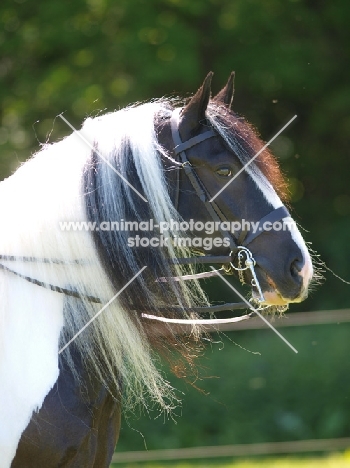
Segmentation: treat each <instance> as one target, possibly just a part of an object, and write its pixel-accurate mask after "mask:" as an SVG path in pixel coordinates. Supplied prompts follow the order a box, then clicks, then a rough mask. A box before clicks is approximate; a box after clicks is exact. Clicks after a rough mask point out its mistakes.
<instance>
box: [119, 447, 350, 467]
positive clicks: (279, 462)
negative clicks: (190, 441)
mask: <svg viewBox="0 0 350 468" xmlns="http://www.w3.org/2000/svg"><path fill="white" fill-rule="evenodd" d="M121 467H122V468H140V467H142V468H165V467H167V468H214V467H215V468H349V467H350V451H347V452H345V453H343V454H330V455H326V456H324V457H312V458H300V457H298V458H295V457H278V458H265V459H261V460H257V459H254V460H247V459H246V460H236V461H232V462H227V461H225V462H224V461H222V460H213V461H211V462H196V461H191V462H179V463H177V462H155V463H127V464H112V465H111V468H121Z"/></svg>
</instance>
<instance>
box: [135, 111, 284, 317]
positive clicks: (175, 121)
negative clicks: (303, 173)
mask: <svg viewBox="0 0 350 468" xmlns="http://www.w3.org/2000/svg"><path fill="white" fill-rule="evenodd" d="M180 112H181V109H175V110H174V111H173V113H172V115H171V118H170V123H171V133H172V138H173V142H174V145H175V147H174V154H175V157H176V156H178V157H179V160H180V164H181V168H182V169H183V170H184V172H185V174H186V176H187V178H188V180H189V181H190V183H191V185H192V187H193V189H194V191H195V193H196V195H197V196H198V197H199V199H200V200H201V202H202V203H203V204H204V206H205V208H206V210H207V212H208V214H209V216H210V217H211V219H212V220H213V221H214V222H218V224H216V225H217V226H219V231H220V233H221V235H222V237H223V238H225V237H226V238H227V237H229V241H230V252H229V254H228V255H224V256H215V255H207V256H197V257H188V258H176V259H173V263H174V264H177V265H191V264H192V265H197V264H208V263H209V264H222V268H221V269H220V270H212V271H208V272H204V273H198V274H193V275H185V276H179V277H172V278H164V277H163V278H158V280H157V281H160V282H167V281H170V280H172V281H181V280H182V281H186V280H194V279H204V278H209V277H212V276H217V275H218V273H219V272H223V273H224V274H232V272H233V270H236V271H237V273H238V278H239V280H240V282H241V283H242V284H244V283H245V280H244V271H246V270H250V273H251V275H252V280H251V286H252V287H255V288H256V289H257V291H258V293H259V297H257V298H254V301H255V302H257V303H258V309H260V308H263V307H261V304H262V303H263V302H264V301H265V298H264V295H263V292H262V290H261V287H260V284H259V281H258V278H257V276H256V273H255V268H254V267H255V265H256V261H255V259H254V257H253V254H252V252H251V251H250V250H249V248H248V247H247V246H248V245H249V244H250V243H251V242H252V241H253V240H254V239H256V238H257V237H258V236H259V235H260V234H261V233H262V232H264V231H265V227H266V226H267V225H268V224H267V223H274V222H275V221H279V220H281V219H283V218H286V217H289V216H290V214H289V212H288V210H287V208H286V207H285V206H284V205H282V206H280V207H279V208H276V209H274V210H273V211H271V212H270V213H268V214H267V215H266V216H264V217H263V218H261V219H260V221H259V222H258V224H257V225H256V229H255V232H250V233H248V231H246V230H242V231H241V233H240V235H239V236H238V239H236V238H235V237H233V235H232V234H231V233H229V235H228V233H227V232H224V231H222V229H221V228H220V226H221V223H222V222H224V221H228V220H227V218H226V216H225V215H224V214H223V213H222V211H221V210H220V208H219V206H218V204H217V203H215V201H212V202H211V201H210V199H211V197H210V195H209V192H208V190H207V189H206V187H205V185H204V184H203V182H202V181H201V179H200V177H199V176H198V174H197V172H196V170H195V169H194V168H193V166H192V164H191V163H190V161H189V160H188V158H187V155H186V151H187V150H188V149H190V148H193V147H194V146H196V145H198V144H200V143H202V142H204V141H206V140H208V139H210V138H215V137H219V134H218V133H217V132H215V131H214V129H213V128H211V129H210V130H207V131H206V132H204V133H201V134H199V135H196V136H194V137H192V138H190V139H189V140H186V141H184V142H183V141H182V140H181V137H180V132H179V117H180ZM178 174H179V172H178ZM176 185H177V187H176V194H175V206H176V208H177V207H178V202H179V192H180V183H179V175H178V178H177V184H176ZM269 225H271V224H269ZM235 259H237V261H238V265H237V266H236V265H235V263H234V262H235ZM247 307H248V304H247V303H246V302H237V303H226V304H222V305H219V306H208V307H197V308H190V309H186V310H188V311H194V312H202V313H203V312H205V313H215V312H221V311H224V310H226V311H228V310H231V311H232V310H236V309H245V308H247ZM168 310H169V309H168ZM172 310H174V309H172ZM178 310H179V311H180V310H181V308H180V307H179V308H178ZM252 310H256V309H253V308H252ZM250 315H251V314H248V315H244V316H242V317H235V318H233V319H225V322H228V321H231V322H232V321H238V320H239V319H241V320H245V319H247V318H249V316H250ZM144 316H146V317H147V318H152V319H154V320H160V321H164V322H173V323H188V322H189V319H185V320H178V319H165V318H164V317H157V316H153V315H152V316H150V315H146V314H144ZM191 322H193V323H213V324H214V323H220V319H219V320H216V319H215V320H200V319H199V320H191Z"/></svg>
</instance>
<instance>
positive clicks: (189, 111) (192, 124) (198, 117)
mask: <svg viewBox="0 0 350 468" xmlns="http://www.w3.org/2000/svg"><path fill="white" fill-rule="evenodd" d="M213 74H214V73H213V72H209V73H208V75H207V76H206V78H205V80H204V81H203V84H202V86H201V87H200V88H199V89H198V91H197V92H196V94H195V95H194V96H193V97H192V98H191V100H190V102H189V103H188V104H187V105H186V106H185V107H184V108H183V109H182V111H181V127H182V129H186V130H185V131H184V130H183V131H181V134H183V133H186V132H189V133H191V132H193V131H194V130H196V129H197V128H198V127H199V126H200V124H201V122H202V121H203V120H205V118H206V117H205V111H206V109H207V107H208V103H209V100H210V95H211V80H212V77H213ZM183 136H184V135H183ZM187 137H188V135H186V138H187Z"/></svg>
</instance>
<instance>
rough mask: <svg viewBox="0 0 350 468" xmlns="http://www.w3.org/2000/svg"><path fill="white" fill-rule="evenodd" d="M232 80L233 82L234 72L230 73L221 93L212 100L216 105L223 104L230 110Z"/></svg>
mask: <svg viewBox="0 0 350 468" xmlns="http://www.w3.org/2000/svg"><path fill="white" fill-rule="evenodd" d="M234 80H235V72H232V73H231V75H230V77H229V79H228V81H227V83H226V85H225V86H224V87H223V88H222V90H221V91H219V92H218V94H217V95H216V96H215V97H214V98H213V101H215V102H216V103H218V104H224V105H225V106H226V107H228V108H229V109H231V104H232V99H233V93H234V90H235V88H234Z"/></svg>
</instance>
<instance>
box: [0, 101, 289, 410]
mask: <svg viewBox="0 0 350 468" xmlns="http://www.w3.org/2000/svg"><path fill="white" fill-rule="evenodd" d="M171 104H172V102H171V101H169V100H161V101H157V102H153V103H148V104H143V105H139V106H132V107H129V108H126V109H123V110H120V111H118V112H113V113H110V114H106V115H104V116H100V117H97V118H89V119H87V120H86V121H85V123H84V125H83V127H82V130H81V133H82V135H83V136H84V138H86V139H87V140H88V141H89V142H91V144H92V145H93V147H94V148H95V150H94V151H92V150H91V148H90V147H89V146H88V145H86V144H85V143H84V142H83V141H82V140H81V139H80V138H79V137H78V135H76V134H72V135H70V136H68V137H67V138H65V139H63V140H62V141H61V142H59V143H55V144H52V145H45V146H44V147H43V148H42V150H41V151H40V152H39V153H37V154H36V155H35V156H34V157H33V158H32V159H31V160H29V161H28V162H27V163H25V164H24V165H23V166H22V167H21V168H20V169H19V170H18V171H17V172H16V173H15V174H14V175H13V176H12V177H10V178H9V179H8V180H7V181H5V182H4V183H3V184H2V186H1V192H0V194H1V197H2V199H3V200H4V199H10V200H11V202H12V205H11V209H6V207H3V208H2V216H3V219H7V220H8V223H7V225H6V226H5V228H4V229H3V232H2V235H1V252H2V254H3V255H15V256H18V257H33V258H36V259H42V260H43V261H36V262H23V264H22V265H20V267H19V270H18V271H19V272H21V273H23V274H24V275H26V276H30V277H34V278H36V279H38V280H39V281H43V282H45V283H50V284H56V285H58V286H59V287H62V288H70V289H71V290H74V291H75V293H76V295H77V296H78V298H74V297H63V296H62V294H59V293H57V292H56V293H55V292H51V293H50V294H52V295H54V297H55V300H56V301H57V303H59V304H60V305H61V306H62V309H63V310H64V319H63V318H59V319H58V323H56V325H55V326H56V327H57V326H62V325H63V324H64V326H63V330H62V332H61V333H60V342H59V348H62V347H63V346H64V345H65V343H67V342H68V341H69V340H70V339H71V338H72V337H73V336H74V335H75V334H76V333H77V332H79V330H81V329H82V328H83V327H84V325H85V324H86V323H87V322H89V321H90V320H91V319H93V317H95V315H96V314H97V313H98V312H99V310H100V309H101V307H102V305H103V304H106V303H107V302H108V301H109V300H110V299H111V298H112V297H114V296H115V295H116V293H117V292H118V291H119V290H120V289H121V288H122V287H123V286H124V285H125V284H126V282H127V281H128V280H130V279H131V278H132V277H133V276H134V275H135V274H137V272H139V271H140V269H141V268H142V267H144V266H145V265H146V266H148V270H146V274H145V275H142V276H141V275H140V276H139V277H137V278H136V279H135V281H134V282H133V283H132V284H131V285H130V286H129V287H128V288H127V289H126V290H125V291H124V292H123V294H121V295H120V297H117V298H116V299H115V300H114V301H113V302H112V303H111V304H110V305H109V306H108V308H107V309H106V310H105V311H104V313H102V314H101V315H99V317H98V318H97V319H96V320H92V321H91V324H90V325H89V327H87V328H86V329H85V330H84V332H83V333H81V334H80V335H79V336H78V337H77V338H76V339H75V341H74V347H76V348H77V349H78V350H79V352H80V354H81V355H82V357H83V359H84V360H86V365H88V366H89V367H90V368H92V369H93V370H92V371H93V372H95V373H97V375H98V376H99V377H100V378H101V380H102V381H103V382H104V384H105V385H106V386H107V387H108V388H109V389H110V390H111V392H112V393H113V394H115V395H118V394H119V393H120V392H121V388H120V386H121V385H122V387H123V395H124V396H125V401H126V402H128V403H131V402H135V401H140V400H141V401H143V402H145V401H146V399H147V398H151V400H153V401H155V402H157V403H160V404H161V406H163V407H164V408H167V407H168V406H167V405H169V406H171V400H172V398H173V394H172V389H171V388H170V387H169V385H168V383H167V382H166V381H165V380H164V379H163V377H162V375H161V374H160V372H159V370H158V369H157V366H156V364H155V359H156V358H155V356H154V349H157V350H158V351H161V353H163V354H165V355H168V357H169V358H170V360H172V364H173V368H174V369H178V370H179V369H180V367H181V366H180V364H179V363H180V362H182V363H183V364H182V365H184V363H186V362H187V364H190V365H191V363H192V358H193V356H194V354H195V353H194V351H193V349H192V348H191V343H192V346H195V347H198V346H199V344H200V342H199V336H200V333H201V330H200V328H199V327H198V326H194V327H193V329H192V332H191V334H190V336H185V337H181V336H178V335H175V334H174V332H173V331H172V330H171V328H170V327H167V326H166V325H164V327H165V328H166V333H164V330H163V333H161V334H160V333H158V332H157V331H154V327H151V326H148V325H147V323H145V321H144V320H143V319H142V317H141V313H140V312H141V311H142V310H143V311H144V310H148V311H152V313H154V314H158V315H162V314H164V313H166V315H167V316H169V317H171V316H172V315H173V311H172V310H171V306H172V305H174V304H178V305H180V306H181V307H182V314H183V316H185V317H187V316H188V314H187V313H186V307H189V306H190V305H192V306H194V305H207V304H208V302H207V298H206V295H205V293H204V292H203V290H202V289H201V287H200V286H199V284H198V282H196V281H194V282H183V281H180V282H177V283H175V282H169V283H167V284H165V285H164V284H162V283H156V282H155V279H156V278H157V277H159V276H163V277H170V276H173V275H174V273H175V275H178V276H180V274H181V273H182V274H183V267H182V270H181V272H180V267H176V266H171V267H170V266H169V265H170V262H169V259H171V258H174V257H176V256H186V255H188V254H189V252H186V251H185V248H179V247H177V248H176V249H175V248H174V247H173V246H172V243H169V244H168V245H167V246H166V248H162V249H160V248H159V249H151V252H150V251H149V250H146V249H143V248H138V249H137V248H130V247H128V243H127V236H128V235H129V233H128V232H126V231H123V230H115V231H113V230H112V231H98V230H88V229H87V230H84V229H78V230H74V229H73V230H72V229H71V230H65V229H62V226H64V225H65V223H70V222H91V223H95V224H96V226H99V225H100V223H101V222H104V221H121V220H132V221H137V222H140V221H143V220H150V219H153V220H154V223H155V224H159V222H161V221H168V220H171V219H172V220H178V221H180V219H179V214H178V212H177V211H176V209H175V208H174V204H173V201H172V200H171V199H170V196H169V187H168V180H167V174H166V173H164V168H163V166H162V158H164V157H165V158H169V155H168V154H167V152H166V150H165V149H164V148H162V147H161V146H160V145H159V143H158V141H157V137H156V130H155V121H156V120H157V119H168V118H169V117H170V115H171V112H172V105H171ZM207 116H208V119H209V121H210V122H211V124H212V125H213V126H214V128H216V129H217V131H218V132H219V133H220V134H221V135H222V136H223V138H224V139H225V140H226V141H227V143H228V144H229V145H230V147H231V148H232V149H233V150H234V151H235V152H236V154H237V155H238V157H239V158H240V159H241V161H242V163H245V162H246V161H247V158H249V157H251V155H252V152H254V150H256V149H258V147H259V145H261V142H260V140H259V139H258V138H257V137H256V135H255V133H254V131H253V130H252V129H251V127H249V125H248V124H247V123H246V122H245V121H244V120H242V119H240V118H236V119H235V121H234V122H232V118H233V117H232V114H228V113H227V112H226V109H225V108H223V107H220V106H217V105H216V104H215V103H212V104H211V105H210V106H209V108H208V110H207ZM232 128H235V129H236V130H237V131H236V132H235V133H233V132H232ZM101 156H102V157H101ZM272 162H273V160H272V157H271V156H269V154H268V153H267V152H265V155H262V156H261V157H260V158H259V160H258V161H257V164H254V165H252V166H251V167H250V171H252V173H254V174H255V176H257V177H260V178H263V179H264V180H265V183H266V184H267V186H268V188H269V189H271V191H272V192H274V190H273V188H272V186H271V185H270V182H268V179H270V181H271V182H272V183H274V185H277V186H278V187H282V186H283V179H282V177H281V174H280V172H279V170H278V166H277V165H276V163H273V164H272ZM267 163H268V164H267ZM110 166H113V167H114V168H115V169H117V170H118V172H119V173H120V174H122V176H124V177H125V178H126V179H128V180H129V181H130V183H131V184H133V186H134V187H136V188H137V189H138V190H139V191H140V193H142V194H143V195H144V197H145V198H146V199H147V200H148V203H145V202H144V201H143V200H142V199H141V198H140V197H139V196H138V195H137V194H136V193H135V192H134V191H133V190H131V188H130V187H129V186H128V185H126V184H125V183H124V182H123V180H122V179H121V178H120V177H119V176H118V175H117V174H116V173H115V172H114V171H113V170H112V169H111V167H110ZM269 168H272V170H271V171H272V172H269V171H268V169H269ZM174 170H178V169H177V168H176V166H175V167H174ZM273 171H274V172H273ZM271 174H272V176H271ZM265 176H267V177H265ZM21 194H25V196H22V195H21ZM91 231H92V232H91ZM170 235H172V236H174V235H177V236H179V235H181V233H179V232H171V233H170ZM188 268H189V267H188ZM13 282H16V288H14V287H10V286H12V284H11V285H10V283H13ZM2 285H3V287H4V296H3V297H6V298H7V300H3V301H2V302H1V305H0V307H1V314H0V317H2V320H4V321H6V320H8V314H9V313H10V312H9V311H11V308H12V305H11V304H12V302H11V301H12V300H13V298H12V297H11V295H12V294H13V292H12V291H13V290H14V289H16V291H17V292H16V294H17V297H20V298H23V299H21V300H20V305H19V307H24V306H25V301H26V297H28V296H27V295H26V293H25V290H26V289H28V288H29V289H30V290H31V292H32V293H34V297H35V295H39V294H41V293H43V291H42V289H43V288H38V287H37V286H35V285H34V286H33V285H28V284H27V283H26V282H25V281H23V280H19V279H18V278H15V277H12V276H11V275H7V276H6V278H3V280H2ZM6 286H7V287H6ZM31 288H34V289H31ZM27 294H28V293H27ZM87 296H90V297H91V296H94V297H98V298H99V299H100V301H101V304H97V303H94V302H91V300H89V299H88V297H87ZM28 300H29V298H28ZM30 300H31V301H32V297H31V298H30ZM34 303H35V300H34ZM38 307H43V306H42V305H41V304H40V305H39V304H38ZM167 308H168V311H167ZM160 309H161V310H160ZM164 311H165V312H164ZM45 313H46V314H47V316H49V315H50V310H49V309H47V310H45ZM157 330H158V331H159V327H157ZM39 339H40V338H39ZM71 349H73V347H72V346H68V347H67V348H66V349H65V350H64V352H63V353H62V354H61V359H66V360H67V361H68V363H70V365H71V366H72V367H74V362H73V359H72V358H71V354H70V350H71ZM87 362H88V363H89V364H87ZM179 366H180V367H179ZM181 373H183V371H181ZM77 378H78V376H77Z"/></svg>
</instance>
